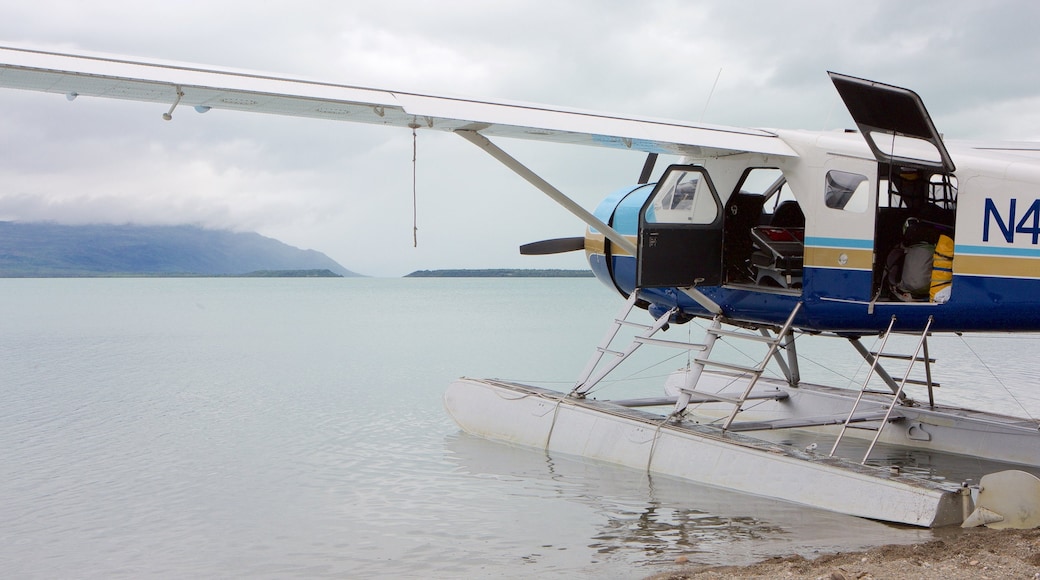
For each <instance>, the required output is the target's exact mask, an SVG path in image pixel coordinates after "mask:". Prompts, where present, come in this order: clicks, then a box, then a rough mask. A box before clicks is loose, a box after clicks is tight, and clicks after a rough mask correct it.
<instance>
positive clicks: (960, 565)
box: [649, 528, 1040, 580]
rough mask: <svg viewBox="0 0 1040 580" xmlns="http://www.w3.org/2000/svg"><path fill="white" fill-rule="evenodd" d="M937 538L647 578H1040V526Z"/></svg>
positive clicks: (957, 532) (687, 569)
mask: <svg viewBox="0 0 1040 580" xmlns="http://www.w3.org/2000/svg"><path fill="white" fill-rule="evenodd" d="M938 536H939V537H938V538H937V539H934V540H931V541H928V542H924V543H920V544H909V545H894V544H893V545H886V546H878V547H875V548H871V549H869V550H865V551H862V552H849V553H838V554H825V555H822V556H819V557H817V558H814V559H812V560H810V559H806V558H803V557H802V556H786V557H776V558H770V559H767V560H763V561H761V562H758V563H756V564H752V565H750V566H713V567H704V566H683V565H682V564H677V565H676V567H675V569H674V570H673V571H671V572H666V573H662V574H657V575H655V576H652V577H650V579H649V580H687V579H690V580H693V579H697V580H712V579H732V578H823V579H827V580H853V579H856V580H867V579H872V578H915V579H918V578H919V579H924V580H930V579H949V578H973V579H979V580H981V579H985V578H990V579H994V580H996V579H998V578H1000V579H1004V578H1008V579H1011V578H1028V579H1040V529H1033V530H990V529H987V528H973V529H968V530H962V529H960V528H951V529H950V530H948V531H945V532H938Z"/></svg>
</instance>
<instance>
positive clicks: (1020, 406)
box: [957, 334, 1037, 421]
mask: <svg viewBox="0 0 1040 580" xmlns="http://www.w3.org/2000/svg"><path fill="white" fill-rule="evenodd" d="M957 336H958V337H959V338H960V339H961V344H963V345H964V346H965V347H967V349H968V350H969V351H971V354H973V355H975V359H976V360H978V361H979V364H981V365H982V366H983V368H985V369H986V371H987V372H989V374H990V376H992V377H993V378H994V379H995V380H996V381H997V384H999V385H1000V386H1001V387H1003V388H1004V392H1006V393H1007V395H1008V396H1009V397H1011V400H1012V401H1014V402H1015V404H1017V405H1018V407H1019V408H1020V409H1021V410H1022V412H1023V413H1025V414H1026V417H1029V419H1030V420H1031V421H1036V420H1037V419H1036V418H1035V417H1033V415H1032V414H1030V413H1029V409H1027V408H1026V406H1025V405H1023V404H1022V401H1020V400H1018V397H1016V396H1015V394H1014V393H1012V392H1011V389H1009V388H1008V387H1007V385H1005V384H1004V381H1002V380H1000V377H998V376H997V373H996V372H994V371H993V368H992V367H990V366H989V365H988V364H986V361H984V360H982V357H981V356H979V353H977V352H975V349H973V348H971V345H970V344H968V341H966V340H964V336H962V335H960V334H958V335H957Z"/></svg>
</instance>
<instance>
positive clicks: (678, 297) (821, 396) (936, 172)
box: [0, 47, 1040, 527]
mask: <svg viewBox="0 0 1040 580" xmlns="http://www.w3.org/2000/svg"><path fill="white" fill-rule="evenodd" d="M828 74H829V76H830V80H831V82H832V83H833V85H834V88H835V89H836V90H837V92H838V94H839V96H840V98H841V99H842V100H843V101H844V103H845V105H846V107H847V108H848V111H849V113H850V114H851V117H852V119H853V120H854V122H855V125H856V127H854V128H850V129H848V130H843V131H800V130H768V129H749V128H738V127H723V126H714V125H708V124H701V123H687V122H678V121H666V120H660V119H650V118H637V117H633V116H619V115H609V114H602V113H594V112H588V111H581V110H573V109H564V108H558V107H550V106H542V105H533V104H522V103H510V102H503V101H494V100H486V99H466V98H457V97H445V96H437V95H427V94H418V93H414V92H397V91H391V90H385V89H374V88H366V87H359V86H351V85H346V84H337V83H329V82H316V81H312V80H306V79H300V78H292V77H287V76H277V75H269V74H260V73H255V72H244V71H236V70H230V69H223V68H218V67H204V66H196V65H187V64H179V63H171V62H158V61H149V60H145V59H140V58H131V57H123V56H112V55H101V54H88V53H78V54H72V53H59V52H53V51H45V50H35V49H27V48H18V47H3V48H0V87H3V88H7V89H20V90H32V91H42V92H44V93H54V94H57V95H64V96H65V97H66V98H68V99H69V100H73V99H75V98H77V97H102V98H112V99H129V100H134V101H144V102H150V103H155V104H156V105H158V107H157V109H161V110H162V115H161V117H162V118H163V119H165V120H167V121H170V120H172V119H173V117H174V115H175V114H179V113H177V108H178V107H193V108H194V109H195V110H196V111H199V112H206V111H211V110H214V111H219V110H228V111H245V112H256V113H269V114H277V115H289V116H298V117H309V118H319V119H326V120H330V121H348V122H359V123H370V124H377V125H387V126H390V127H397V128H404V129H410V130H411V131H447V132H450V133H454V134H456V135H458V136H459V137H461V138H463V139H465V140H467V141H469V142H470V143H472V144H473V145H475V146H476V147H477V148H479V149H480V150H483V151H484V152H486V153H488V154H490V155H491V156H492V157H493V158H494V159H496V160H498V161H499V162H501V163H502V164H503V165H504V166H505V167H506V168H508V169H510V170H512V171H513V172H515V173H517V174H518V175H520V176H521V177H522V178H523V179H525V180H526V181H528V182H529V183H530V184H531V185H533V186H534V187H536V188H537V189H539V190H540V191H542V192H544V193H545V194H546V195H548V196H549V197H550V198H552V199H553V200H555V201H556V202H558V203H559V204H560V205H561V206H563V208H565V209H566V210H568V211H570V212H571V213H573V214H574V215H576V216H577V217H578V218H580V219H581V220H582V221H583V222H584V223H585V224H586V226H587V228H586V231H585V233H584V235H582V236H578V237H571V238H560V239H556V240H546V241H542V242H534V243H532V244H528V245H526V246H524V247H522V248H521V251H522V252H523V253H527V254H545V253H553V252H561V251H571V250H575V251H584V252H585V254H586V257H587V258H588V262H589V264H590V266H591V269H592V271H593V272H594V274H595V276H596V277H597V278H598V279H599V280H601V281H602V282H603V283H604V284H605V285H606V286H607V287H608V288H610V289H611V291H613V292H616V293H617V294H618V295H619V297H620V298H621V299H622V301H623V304H622V305H621V310H620V312H619V313H618V314H617V315H616V316H615V317H614V318H613V320H612V321H610V322H608V323H607V325H606V326H607V332H606V335H605V337H604V339H603V340H602V342H601V343H600V344H598V345H595V346H594V347H591V346H590V351H591V352H592V356H591V358H590V360H589V362H588V364H587V365H586V367H585V370H584V371H583V372H582V373H581V375H580V376H579V377H577V379H576V380H575V382H574V385H573V388H571V389H570V390H560V391H556V390H552V389H548V388H544V387H540V386H535V385H527V384H519V383H516V382H511V381H506V380H499V379H475V378H460V379H458V380H457V381H455V382H453V383H452V384H451V385H450V386H449V387H448V389H447V391H446V393H445V396H444V404H445V407H446V409H447V412H448V413H449V414H450V415H451V417H452V418H453V419H454V420H455V421H456V422H457V423H458V425H459V426H460V427H461V429H463V430H464V431H466V432H469V433H471V434H475V435H478V436H482V437H487V438H491V439H494V440H498V441H501V442H504V443H509V444H516V445H522V446H528V447H533V448H538V449H544V450H546V451H547V452H550V453H560V454H571V455H577V456H582V457H586V458H590V459H592V460H598V461H606V462H612V463H615V464H619V465H624V466H628V467H630V468H634V469H639V470H645V471H647V472H650V473H655V474H665V475H668V476H673V477H676V478H682V479H686V480H690V481H692V482H696V483H698V484H703V485H708V486H717V487H722V488H728V489H731V490H735V491H739V492H743V493H747V494H753V495H757V496H762V497H766V498H772V499H776V500H782V501H787V502H794V503H796V504H802V505H805V506H810V507H813V508H819V509H824V510H831V511H835V512H841V513H845V514H850V515H854V516H860V517H863V518H871V519H875V520H881V521H886V522H893V523H898V524H905V525H911V526H922V527H938V526H947V525H962V526H973V525H983V524H984V525H989V526H991V527H1036V526H1040V479H1038V478H1037V477H1036V474H1038V473H1040V421H1038V420H1037V419H1035V418H1028V417H1027V418H1022V417H1013V416H1007V415H1002V414H996V413H990V412H983V411H979V410H975V409H970V408H963V407H957V406H951V405H944V404H941V403H939V402H937V401H936V395H937V392H938V389H937V387H938V386H939V385H938V384H937V383H936V381H934V380H933V378H932V373H931V366H932V364H933V363H934V359H932V358H931V354H932V353H931V352H930V351H929V349H928V339H929V338H930V337H933V336H935V335H936V334H937V333H968V332H1026V333H1028V332H1037V331H1040V157H1038V155H1040V144H1037V143H1028V142H955V141H953V140H950V141H947V140H944V139H943V137H942V135H941V134H940V133H939V131H938V130H937V129H936V127H935V125H934V123H933V121H932V119H931V117H930V115H929V113H928V111H927V109H926V108H925V106H924V103H923V100H922V99H921V97H920V96H919V95H918V94H916V93H915V92H913V91H912V90H909V89H906V88H901V87H896V86H892V85H888V84H884V83H880V82H874V81H870V80H866V79H862V78H857V77H854V76H849V75H845V74H838V73H834V72H831V73H828ZM822 79H823V76H822V72H821V80H822ZM211 114H212V113H211ZM159 117H160V115H159V114H156V119H158V118H159ZM492 139H495V140H508V139H528V140H538V141H548V142H556V143H565V144H572V145H575V146H578V145H585V146H596V147H607V148H613V149H620V150H628V151H632V152H633V154H639V155H645V156H646V161H645V163H644V166H643V171H642V174H641V175H640V176H639V177H638V179H637V180H636V183H634V184H632V185H630V186H626V187H622V188H620V189H618V190H616V191H615V192H613V193H610V194H609V195H607V196H606V198H605V199H604V200H603V201H602V203H600V204H599V206H598V207H596V208H594V209H593V210H592V211H589V210H587V209H585V208H583V207H582V206H581V205H579V204H578V203H576V202H574V201H573V200H572V199H571V198H570V197H568V196H567V195H565V194H564V193H563V192H561V191H560V190H559V189H557V188H555V187H554V186H553V185H551V184H550V183H548V182H547V181H546V180H545V179H543V178H541V177H540V176H539V175H538V174H537V173H536V172H535V171H533V170H532V169H530V168H529V167H527V166H526V165H524V164H523V163H521V162H520V161H518V160H517V159H516V158H514V157H513V156H511V155H510V154H509V153H507V152H506V150H505V149H503V148H502V147H501V146H500V144H499V143H496V142H493V141H492ZM660 155H670V156H676V157H677V158H678V159H679V162H678V163H676V164H672V165H670V166H668V167H667V168H665V169H663V171H661V172H660V174H659V175H660V177H659V178H658V179H657V180H656V181H652V182H651V181H650V177H651V175H653V174H654V173H655V164H656V160H657V159H658V157H659V156H660ZM695 320H696V321H698V324H702V325H703V326H702V327H701V328H703V337H702V338H701V337H700V336H698V337H697V340H693V339H692V338H686V339H682V338H678V339H677V338H676V337H674V336H671V334H675V332H674V330H673V332H672V333H669V332H668V331H669V329H675V328H677V327H683V326H682V325H684V324H687V323H690V322H691V321H695ZM685 328H692V325H691V326H686V327H685ZM687 335H688V336H690V335H692V333H687ZM805 336H825V337H833V339H834V340H837V341H841V342H844V343H847V344H848V345H850V346H851V349H850V350H849V355H850V357H853V358H854V357H860V358H861V359H862V363H861V364H862V365H863V366H864V367H867V371H866V372H865V373H864V374H865V375H866V376H865V377H864V378H863V379H862V382H861V383H860V384H858V385H853V386H851V387H850V386H848V385H846V386H842V387H838V386H827V385H818V384H811V383H808V382H805V381H802V380H801V378H800V371H799V364H798V363H799V356H798V353H797V345H798V343H799V340H798V339H799V338H801V337H805ZM892 336H903V337H907V336H908V337H910V343H909V346H910V348H909V349H908V350H909V351H910V352H896V350H895V349H893V348H892V347H890V346H889V344H890V341H889V338H890V337H892ZM865 342H869V343H870V345H868V344H865ZM896 342H898V341H896ZM904 342H905V341H904ZM721 343H726V344H741V345H747V347H748V349H749V350H753V349H757V350H755V351H754V352H755V353H756V354H755V356H753V357H749V359H750V361H751V362H747V361H740V362H734V361H733V360H723V358H722V357H719V356H717V355H718V350H719V349H718V345H719V344H721ZM872 347H873V350H872ZM640 349H642V350H640ZM646 349H663V350H666V351H669V352H672V351H674V352H679V353H685V356H686V364H685V365H682V366H680V368H677V369H674V370H672V371H670V372H669V373H667V378H665V379H664V380H663V381H662V382H663V383H664V384H662V385H659V386H660V392H657V393H653V394H650V395H652V396H641V397H635V398H633V397H627V398H623V399H601V398H598V397H595V396H593V395H598V394H599V393H600V392H601V391H600V390H599V386H600V385H603V384H605V382H606V381H607V380H608V376H612V373H614V372H615V371H616V369H617V368H618V367H619V366H621V365H622V364H623V363H624V362H625V361H626V360H629V359H630V358H631V357H632V356H633V355H634V353H636V352H637V351H640V352H645V351H646ZM853 353H855V354H853ZM767 369H769V373H766V371H767ZM922 374H923V378H921V375H922ZM611 380H613V379H611ZM948 389H956V387H954V386H950V387H947V389H943V391H947V390H948ZM797 433H811V434H812V441H813V443H812V444H811V445H807V446H805V445H802V444H800V443H795V442H797V441H799V439H798V437H796V436H795V434H797ZM802 441H804V439H803V440H802ZM880 448H895V449H907V450H916V451H920V452H923V453H927V454H929V456H932V455H934V456H943V455H949V456H954V457H967V458H970V459H971V461H969V463H970V464H971V465H973V466H977V471H978V472H977V473H974V474H973V475H972V477H971V478H964V479H943V478H930V477H925V476H922V475H921V474H920V473H916V472H914V471H913V470H909V469H902V468H901V467H900V466H899V465H892V464H878V463H877V462H873V461H871V455H872V454H875V453H877V450H878V449H880Z"/></svg>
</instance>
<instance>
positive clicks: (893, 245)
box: [828, 73, 957, 302]
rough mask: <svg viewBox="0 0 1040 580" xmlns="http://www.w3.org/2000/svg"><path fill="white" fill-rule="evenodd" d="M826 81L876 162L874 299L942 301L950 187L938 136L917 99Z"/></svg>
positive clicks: (836, 78)
mask: <svg viewBox="0 0 1040 580" xmlns="http://www.w3.org/2000/svg"><path fill="white" fill-rule="evenodd" d="M828 74H830V77H831V80H832V82H833V83H834V86H835V88H836V89H837V90H838V93H839V94H840V95H841V98H842V100H843V101H845V105H846V106H847V107H848V109H849V113H850V114H851V115H852V118H853V120H855V122H856V125H857V126H858V127H859V130H860V133H861V134H862V135H863V138H864V139H865V140H866V142H867V145H868V146H869V147H870V150H871V152H872V153H873V154H874V157H875V159H877V161H878V169H877V175H876V179H877V197H876V201H877V203H876V207H875V211H876V214H875V233H874V268H873V279H874V282H873V290H872V296H873V297H874V300H880V301H886V300H900V301H906V302H944V301H946V300H947V299H948V297H949V291H950V286H949V285H950V282H949V280H951V278H952V274H950V269H949V268H947V267H946V266H942V265H940V262H941V261H942V260H952V250H953V239H954V236H955V231H954V230H955V228H954V226H955V223H956V210H957V182H956V177H955V176H954V175H953V172H954V171H955V169H956V167H955V166H954V164H953V160H952V159H951V158H950V154H949V152H947V151H946V146H945V145H943V142H942V137H941V136H940V135H939V132H938V130H936V128H935V125H934V124H933V123H932V119H931V117H930V116H929V115H928V111H927V109H925V106H924V103H923V102H922V101H921V98H920V96H918V95H917V93H915V92H913V91H911V90H909V89H904V88H900V87H895V86H892V85H886V84H882V83H877V82H873V81H868V80H864V79H858V78H855V77H849V76H845V75H840V74H836V73H828ZM828 206H830V204H829V203H828ZM942 268H946V269H945V272H947V274H945V278H943V279H944V280H947V282H945V286H946V290H945V294H943V293H941V292H938V291H937V289H939V288H941V287H942V286H943V285H944V284H941V283H940V282H937V280H940V278H942V276H943V275H941V274H939V273H938V272H939V271H940V270H942ZM940 281H941V280H940Z"/></svg>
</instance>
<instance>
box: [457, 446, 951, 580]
mask: <svg viewBox="0 0 1040 580" xmlns="http://www.w3.org/2000/svg"><path fill="white" fill-rule="evenodd" d="M446 447H447V450H448V452H449V454H450V457H451V458H452V460H453V461H455V462H457V463H458V465H459V468H460V469H461V470H462V472H463V473H465V474H467V475H469V476H471V477H476V478H493V479H497V480H509V481H515V482H522V484H521V485H519V486H518V489H517V490H514V492H513V493H514V494H515V495H523V494H525V493H545V492H546V488H549V490H550V491H551V492H552V493H553V494H554V495H555V496H556V497H557V498H558V500H562V501H564V502H567V503H568V504H571V505H575V506H580V507H583V508H585V509H587V510H589V511H591V512H592V514H593V516H594V517H593V521H594V526H595V530H594V531H593V533H592V534H591V535H590V536H589V537H590V538H591V541H590V542H588V543H587V544H586V545H585V548H586V549H587V550H588V554H587V557H588V562H589V563H590V564H594V563H597V562H605V561H613V562H624V563H626V564H628V565H637V566H642V567H646V568H647V570H646V572H647V574H650V573H653V572H656V571H660V569H662V568H664V569H666V568H665V567H666V566H667V565H669V564H671V563H672V562H674V560H675V558H677V557H679V556H685V557H687V558H688V559H689V561H690V562H693V563H699V564H706V565H717V564H740V563H750V562H752V561H756V560H758V559H761V558H765V557H769V556H773V555H780V554H790V553H801V554H804V555H806V556H812V555H813V554H816V553H822V552H828V551H847V550H851V549H857V548H860V547H864V546H868V545H875V544H878V543H898V542H913V541H920V540H922V539H926V538H930V537H931V532H930V531H928V530H919V529H912V528H905V527H898V526H891V525H887V524H882V523H878V522H872V521H867V520H862V519H859V518H853V517H849V516H844V515H840V514H835V513H830V512H824V511H818V510H813V509H809V508H804V507H799V506H796V505H793V504H790V503H786V502H779V501H773V500H769V499H766V498H759V497H753V496H747V495H743V494H736V493H732V492H728V491H726V490H722V489H717V488H712V487H707V486H702V485H696V484H693V483H690V482H687V481H683V480H678V479H675V478H671V477H667V476H663V475H652V474H647V473H645V472H640V471H638V470H634V469H626V468H621V467H617V466H613V465H607V464H601V463H598V462H594V461H589V460H585V459H581V458H574V457H570V456H561V455H547V454H546V453H545V452H544V451H539V450H533V449H528V448H521V447H514V446H510V445H505V444H501V443H497V442H491V441H487V440H484V439H481V438H478V437H473V436H470V435H466V434H458V435H452V436H449V437H448V438H447V439H446ZM763 477H766V475H763ZM511 501H516V498H515V497H513V498H511ZM546 517H551V516H550V515H549V514H546ZM544 547H546V548H549V546H548V545H546V546H544Z"/></svg>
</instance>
